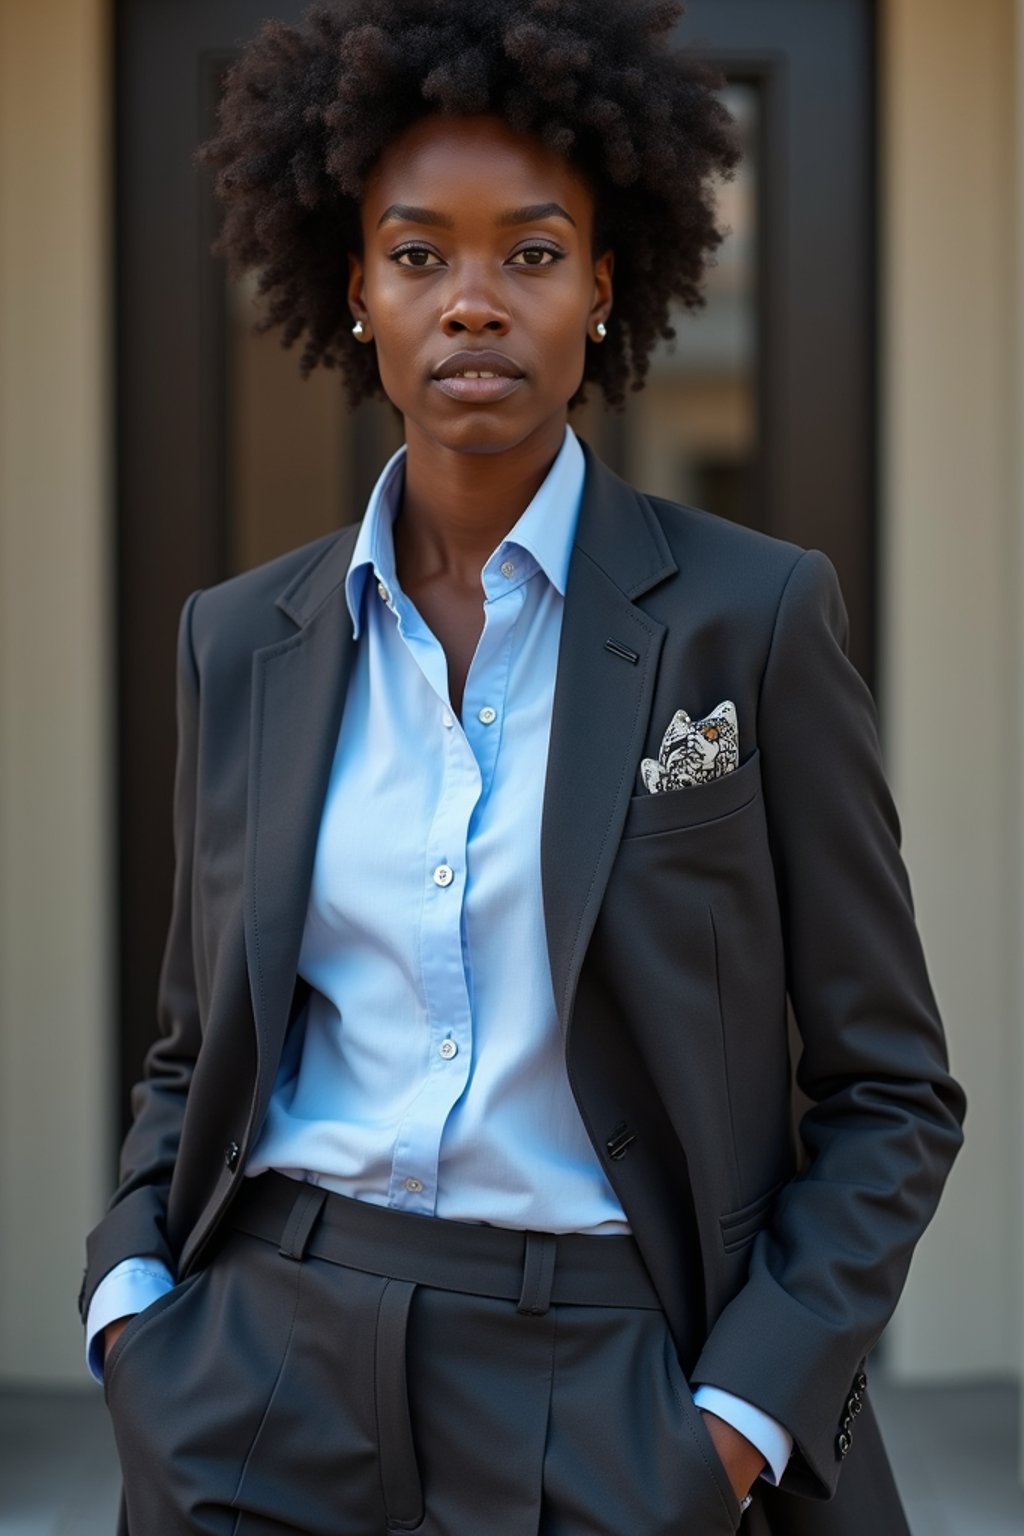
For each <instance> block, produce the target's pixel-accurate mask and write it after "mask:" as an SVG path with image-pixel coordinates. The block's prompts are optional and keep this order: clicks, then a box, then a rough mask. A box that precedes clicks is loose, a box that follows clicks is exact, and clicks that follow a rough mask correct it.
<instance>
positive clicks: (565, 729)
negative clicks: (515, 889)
mask: <svg viewBox="0 0 1024 1536" xmlns="http://www.w3.org/2000/svg"><path fill="white" fill-rule="evenodd" d="M582 446H583V450H584V454H585V457H586V461H587V470H586V479H585V482H584V489H583V500H582V502H581V505H580V514H579V519H578V522H577V529H576V540H575V545H574V548H573V553H572V560H571V562H570V566H569V576H568V581H567V584H566V593H565V610H564V613H563V615H562V634H561V640H560V643H559V653H558V670H557V673H556V678H555V694H554V702H553V706H552V718H551V736H550V741H549V746H548V762H547V774H546V779H545V786H544V806H543V812H542V821H541V883H542V888H543V896H544V918H545V927H546V932H547V941H548V958H549V962H550V967H551V979H552V984H553V987H554V995H555V1003H556V1006H557V1009H558V1015H559V1019H560V1021H561V1026H562V1030H563V1033H564V1032H565V1030H566V1029H567V1028H568V1023H569V1018H570V1015H571V1012H572V1003H573V998H574V996H575V992H576V983H577V980H578V977H579V972H580V966H581V965H582V962H583V956H584V954H585V952H586V948H587V944H588V943H589V940H590V935H591V933H592V932H593V928H594V923H595V921H596V918H597V913H598V910H599V908H600V905H601V901H602V899H603V897H604V891H605V887H606V885H607V883H608V876H609V874H610V873H611V867H612V863H613V861H614V858H615V853H616V849H617V847H618V842H619V836H620V834H621V832H622V827H623V823H624V821H625V817H626V811H627V808H628V804H629V797H630V795H631V794H632V792H633V788H634V783H635V778H636V772H637V767H638V765H639V762H640V758H641V756H642V755H643V745H644V740H645V737H646V733H647V723H648V718H649V715H650V711H651V704H652V700H653V694H654V681H655V676H656V672H657V665H658V659H659V657H660V655H661V647H662V642H663V640H664V636H665V626H664V625H663V624H661V623H660V622H659V621H658V620H657V619H655V618H653V617H651V615H649V614H647V613H645V612H644V611H643V609H642V608H640V607H638V606H637V604H636V602H635V601H634V599H635V598H637V597H639V596H640V595H641V594H642V593H644V592H647V591H648V590H649V589H650V588H651V587H653V586H654V585H656V584H657V583H658V582H660V581H663V580H664V579H665V578H666V577H668V576H671V575H672V574H674V572H675V571H676V570H677V566H676V563H675V560H674V559H673V557H672V554H671V551H670V549H669V547H668V544H667V541H666V539H665V536H664V533H663V532H662V530H661V526H660V524H659V523H658V521H657V519H656V517H655V516H654V513H653V511H652V510H651V508H650V505H649V504H648V502H647V500H646V498H644V497H643V496H641V495H640V494H639V493H638V492H637V491H635V490H633V488H632V487H631V486H630V485H627V483H626V482H625V481H624V480H621V479H620V478H619V476H618V475H616V474H614V472H613V471H612V470H611V469H609V468H608V466H607V465H606V464H604V463H603V462H602V461H601V460H600V459H599V458H598V457H597V456H596V455H595V453H594V452H593V450H592V449H591V448H590V447H589V445H588V444H587V443H585V442H584V443H582ZM609 641H610V642H611V643H612V648H611V649H609V648H608V645H607V642H609ZM631 656H635V658H636V659H635V661H633V660H631V659H630V657H631Z"/></svg>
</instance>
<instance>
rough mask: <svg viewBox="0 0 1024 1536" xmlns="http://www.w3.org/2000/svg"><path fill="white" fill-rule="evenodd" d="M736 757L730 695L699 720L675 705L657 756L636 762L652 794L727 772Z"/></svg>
mask: <svg viewBox="0 0 1024 1536" xmlns="http://www.w3.org/2000/svg"><path fill="white" fill-rule="evenodd" d="M739 760H740V733H739V726H738V724H737V721H736V706H735V704H734V703H733V701H732V699H723V700H722V702H721V704H716V706H715V708H714V709H713V710H712V711H711V713H710V714H709V715H705V717H704V719H703V720H691V719H690V717H689V715H688V714H687V713H686V710H685V709H677V710H676V712H675V714H674V715H673V716H672V719H671V720H670V721H669V723H668V730H667V731H666V732H665V734H664V736H663V737H662V740H661V747H660V749H659V751H658V760H657V762H655V760H654V758H653V757H645V758H644V760H643V762H642V763H641V764H640V773H641V775H642V777H643V781H644V784H645V785H646V787H647V789H648V790H649V791H650V793H651V794H652V795H654V794H657V793H659V792H660V791H661V790H666V789H682V788H683V787H684V786H685V785H688V784H706V783H708V781H709V780H710V779H720V778H721V776H722V774H723V773H731V772H732V770H733V769H734V768H735V767H736V766H737V765H738V763H739Z"/></svg>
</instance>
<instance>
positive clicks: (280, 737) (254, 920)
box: [243, 525, 357, 1120]
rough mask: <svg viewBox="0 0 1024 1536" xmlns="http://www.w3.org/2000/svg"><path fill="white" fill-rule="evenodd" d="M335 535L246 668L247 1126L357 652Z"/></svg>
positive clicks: (347, 536) (293, 959)
mask: <svg viewBox="0 0 1024 1536" xmlns="http://www.w3.org/2000/svg"><path fill="white" fill-rule="evenodd" d="M356 533H357V529H356V527H355V526H354V525H353V526H351V527H349V528H345V529H343V530H342V531H341V533H340V534H339V535H338V537H337V539H336V540H335V541H334V542H333V543H331V544H329V545H328V547H327V550H326V553H325V554H323V555H321V556H320V557H319V558H318V560H317V561H316V562H315V563H314V564H313V565H312V566H308V567H307V568H306V570H305V571H303V572H302V573H300V575H299V577H298V578H297V579H296V581H295V582H294V583H293V584H292V586H291V587H290V588H289V589H288V590H287V591H286V592H285V593H284V594H282V596H281V597H280V598H279V599H278V601H277V606H278V607H279V608H281V609H282V610H283V611H284V612H285V613H286V614H287V615H288V616H289V618H291V619H293V620H294V622H295V623H296V624H298V625H299V630H298V633H297V634H295V635H292V636H290V637H289V638H288V639H287V640H284V641H281V642H279V643H277V644H275V645H270V646H265V647H264V648H263V649H262V650H258V651H256V652H255V653H254V655H253V659H252V726H251V733H250V758H249V807H250V810H249V815H248V817H247V823H248V829H247V835H246V836H247V840H246V851H245V872H244V876H243V904H244V926H245V952H246V960H247V963H248V970H249V983H250V988H251V992H252V1006H253V1013H254V1016H255V1021H256V1039H257V1087H256V1105H255V1110H256V1118H257V1120H258V1118H259V1116H260V1115H261V1114H262V1112H263V1109H264V1108H265V1106H266V1104H267V1102H268V1101H269V1097H270V1092H271V1089H272V1087H273V1079H274V1075H275V1073H276V1071H277V1066H278V1061H279V1059H280V1054H281V1047H282V1045H283V1043H284V1035H285V1030H286V1028H287V1025H288V1019H289V1014H290V1010H291V1002H292V996H293V992H294V988H295V978H296V970H297V966H298V960H299V950H300V948H301V944H302V932H303V928H304V926H305V921H306V908H307V905H308V901H309V887H310V880H311V878H312V872H313V859H314V855H315V853H316V843H317V835H318V832H319V827H320V816H321V811H322V808H323V802H324V796H325V795H326V792H327V784H328V780H329V778H330V772H331V765H332V763H333V761H334V752H335V747H336V745H337V739H338V732H339V729H340V726H341V716H342V710H343V708H344V702H345V694H346V690H347V687H348V679H349V674H350V672H351V668H352V660H353V656H354V654H355V641H354V640H353V638H352V623H351V618H350V616H349V611H348V606H347V604H346V602H345V591H344V580H345V573H346V571H347V570H348V566H349V562H350V560H351V558H352V550H353V548H354V545H355V539H356Z"/></svg>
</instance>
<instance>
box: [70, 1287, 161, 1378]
mask: <svg viewBox="0 0 1024 1536" xmlns="http://www.w3.org/2000/svg"><path fill="white" fill-rule="evenodd" d="M174 1285H175V1280H174V1276H173V1275H172V1274H171V1272H170V1270H169V1269H168V1268H167V1265H166V1264H164V1263H163V1262H162V1261H161V1260H160V1259H146V1258H142V1259H122V1260H121V1262H120V1264H115V1265H114V1268H113V1269H111V1270H108V1272H107V1273H106V1274H105V1275H104V1276H103V1279H102V1280H101V1281H100V1283H99V1285H98V1286H97V1287H96V1289H95V1291H93V1293H92V1300H91V1301H90V1303H89V1314H88V1316H87V1317H86V1320H85V1341H86V1342H85V1359H86V1364H87V1365H88V1367H89V1371H90V1374H91V1375H92V1376H93V1377H94V1378H95V1379H96V1380H97V1381H99V1382H102V1380H103V1330H104V1328H105V1327H106V1326H107V1324H108V1323H112V1322H113V1321H114V1319H115V1318H117V1317H128V1316H129V1315H131V1314H133V1313H135V1312H142V1311H143V1310H144V1309H145V1308H146V1307H148V1306H149V1304H150V1302H153V1301H156V1299H157V1297H158V1296H163V1295H164V1294H165V1293H166V1292H167V1291H170V1290H173V1289H174Z"/></svg>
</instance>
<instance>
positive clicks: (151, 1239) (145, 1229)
mask: <svg viewBox="0 0 1024 1536" xmlns="http://www.w3.org/2000/svg"><path fill="white" fill-rule="evenodd" d="M199 595H200V594H199V593H198V592H194V593H193V594H192V596H191V597H190V598H189V599H188V601H187V602H186V603H185V606H184V608H183V609H182V612H181V617H180V620H179V623H178V653H177V654H178V661H177V722H178V750H177V761H176V766H175V775H174V859H175V871H174V892H173V898H172V906H171V921H170V927H169V930H168V934H167V942H166V945H165V947H164V955H163V963H162V965H161V970H160V983H159V989H158V994H157V1025H158V1034H157V1038H156V1040H155V1041H154V1043H153V1044H152V1045H151V1046H150V1048H149V1051H148V1052H147V1054H146V1058H145V1062H144V1064H143V1072H142V1078H141V1079H140V1081H139V1082H137V1083H136V1084H135V1086H134V1087H133V1088H132V1092H131V1111H132V1123H131V1127H130V1129H129V1131H128V1134H127V1136H126V1137H125V1139H124V1142H123V1144H122V1147H121V1155H120V1164H119V1170H118V1177H119V1182H118V1186H117V1189H116V1190H115V1192H114V1194H113V1196H112V1197H111V1199H110V1201H109V1203H108V1205H107V1208H106V1212H105V1214H104V1215H103V1216H102V1217H101V1219H100V1221H99V1222H98V1223H97V1225H96V1226H95V1227H94V1228H93V1230H92V1231H91V1232H90V1233H89V1234H88V1236H87V1238H86V1259H87V1262H86V1268H85V1273H84V1275H83V1278H82V1287H81V1290H80V1292H79V1297H78V1309H79V1313H80V1315H81V1317H82V1321H83V1322H84V1321H85V1319H86V1316H87V1314H88V1309H89V1302H90V1299H91V1297H92V1294H93V1292H94V1291H95V1289H96V1286H97V1285H98V1284H99V1282H100V1280H101V1279H102V1278H103V1276H104V1275H105V1274H107V1273H108V1272H109V1271H110V1270H111V1269H113V1268H114V1266H115V1265H116V1264H119V1263H120V1262H121V1260H122V1259H125V1258H129V1257H131V1256H139V1257H143V1256H149V1257H153V1258H155V1259H159V1260H160V1261H161V1262H162V1263H163V1264H164V1265H166V1267H167V1268H168V1270H170V1272H171V1273H172V1274H174V1273H175V1272H176V1269H177V1264H176V1259H175V1255H174V1254H173V1253H172V1252H171V1249H170V1246H169V1244H168V1241H167V1234H166V1214H167V1194H168V1189H169V1187H170V1182H171V1174H172V1172H173V1168H174V1161H175V1158H176V1156H177V1151H178V1143H179V1139H180V1136H181V1124H182V1119H183V1117H184V1113H185V1100H186V1097H187V1095H188V1089H189V1084H190V1083H191V1081H192V1071H193V1068H194V1066H195V1061H196V1057H197V1055H198V1053H199V1045H200V1039H201V1030H200V1023H199V1007H198V1002H197V997H196V986H195V976H194V972H193V964H192V931H191V930H192V898H191V892H192V856H193V841H194V827H195V802H196V749H197V722H198V707H199V686H198V676H197V671H196V664H195V657H194V654H193V649H192V615H193V610H194V608H195V604H196V601H197V599H198V597H199Z"/></svg>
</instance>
